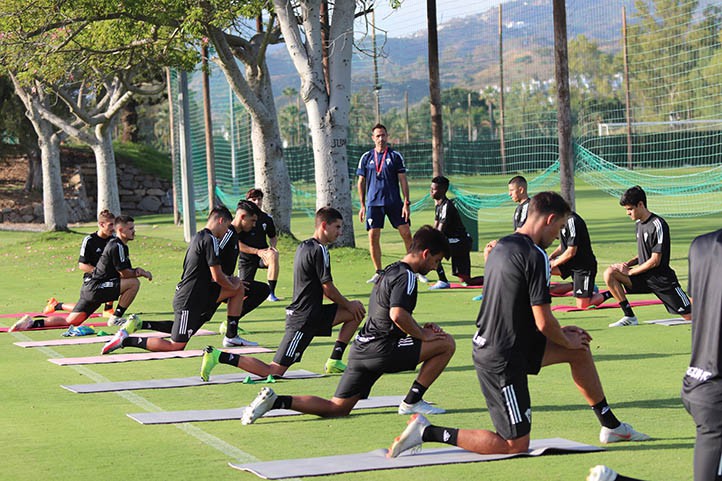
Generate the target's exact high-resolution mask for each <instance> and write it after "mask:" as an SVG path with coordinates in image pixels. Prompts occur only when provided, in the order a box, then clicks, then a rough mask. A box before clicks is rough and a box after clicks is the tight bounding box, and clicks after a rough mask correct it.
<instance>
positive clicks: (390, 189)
mask: <svg viewBox="0 0 722 481" xmlns="http://www.w3.org/2000/svg"><path fill="white" fill-rule="evenodd" d="M403 173H406V164H405V163H404V158H403V156H402V155H401V154H400V153H398V152H396V151H395V150H393V149H391V148H390V147H387V148H386V150H385V151H384V152H381V153H379V152H376V149H371V150H370V151H368V152H366V153H365V154H363V155H362V156H361V159H360V160H359V163H358V168H357V169H356V175H358V176H360V177H363V178H365V179H366V206H367V207H368V206H390V205H394V204H400V203H401V194H400V193H399V174H403Z"/></svg>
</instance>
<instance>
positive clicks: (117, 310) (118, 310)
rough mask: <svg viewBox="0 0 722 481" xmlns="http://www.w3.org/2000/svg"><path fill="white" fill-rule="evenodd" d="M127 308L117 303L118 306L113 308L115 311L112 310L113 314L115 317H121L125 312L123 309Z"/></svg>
mask: <svg viewBox="0 0 722 481" xmlns="http://www.w3.org/2000/svg"><path fill="white" fill-rule="evenodd" d="M126 309H128V308H127V307H123V306H121V305H120V304H118V307H116V308H115V311H114V312H113V315H114V316H115V317H123V314H125V310H126Z"/></svg>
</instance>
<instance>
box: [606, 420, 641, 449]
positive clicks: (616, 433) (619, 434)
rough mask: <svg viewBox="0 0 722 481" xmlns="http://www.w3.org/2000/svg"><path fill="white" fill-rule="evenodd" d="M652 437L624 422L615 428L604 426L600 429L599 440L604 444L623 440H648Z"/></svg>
mask: <svg viewBox="0 0 722 481" xmlns="http://www.w3.org/2000/svg"><path fill="white" fill-rule="evenodd" d="M649 439H651V438H650V437H649V436H647V435H646V434H644V433H640V432H639V431H635V430H634V428H633V427H632V426H630V425H629V424H627V423H622V424H620V425H619V426H617V427H616V428H614V429H609V428H605V427H602V430H601V431H599V442H600V443H603V444H609V443H619V442H622V441H648V440H649Z"/></svg>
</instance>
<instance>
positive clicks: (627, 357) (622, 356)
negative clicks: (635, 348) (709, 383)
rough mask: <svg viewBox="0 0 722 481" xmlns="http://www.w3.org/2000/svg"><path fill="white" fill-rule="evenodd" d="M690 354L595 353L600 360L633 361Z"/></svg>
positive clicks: (597, 359)
mask: <svg viewBox="0 0 722 481" xmlns="http://www.w3.org/2000/svg"><path fill="white" fill-rule="evenodd" d="M676 356H689V352H666V353H657V352H643V353H642V352H640V353H629V354H627V353H625V354H595V355H594V360H595V361H596V362H600V361H631V360H634V359H661V358H665V357H676Z"/></svg>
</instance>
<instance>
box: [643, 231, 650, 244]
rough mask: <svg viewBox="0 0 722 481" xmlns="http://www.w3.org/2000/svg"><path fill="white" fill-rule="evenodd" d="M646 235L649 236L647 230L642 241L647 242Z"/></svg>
mask: <svg viewBox="0 0 722 481" xmlns="http://www.w3.org/2000/svg"><path fill="white" fill-rule="evenodd" d="M648 237H649V233H648V232H645V233H644V242H647V238H648Z"/></svg>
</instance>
